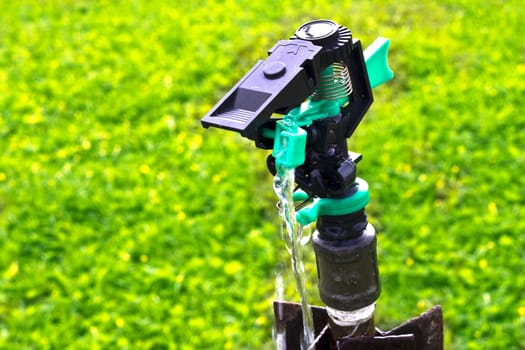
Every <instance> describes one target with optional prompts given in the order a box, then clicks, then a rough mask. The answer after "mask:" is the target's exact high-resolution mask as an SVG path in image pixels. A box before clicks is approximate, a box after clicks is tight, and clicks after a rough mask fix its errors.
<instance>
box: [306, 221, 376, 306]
mask: <svg viewBox="0 0 525 350" xmlns="http://www.w3.org/2000/svg"><path fill="white" fill-rule="evenodd" d="M335 218H336V217H333V218H331V219H332V220H331V222H332V223H333V222H336V221H337V220H336V219H335ZM346 225H347V226H348V225H350V226H353V225H352V224H348V223H347V224H346ZM343 226H344V225H343ZM321 229H324V230H327V229H328V228H327V227H326V225H325V226H321ZM325 237H326V235H323V232H322V231H319V228H318V230H317V231H316V232H315V233H314V235H313V239H312V240H313V246H314V251H315V255H316V260H317V272H318V277H319V294H320V297H321V300H322V301H323V302H324V303H325V304H326V305H327V306H329V307H331V308H333V309H337V310H342V311H353V310H357V309H361V308H363V307H365V306H368V305H371V304H373V303H374V302H375V301H376V300H377V298H378V297H379V295H380V293H381V285H380V282H379V271H378V267H377V253H376V241H377V240H376V234H375V229H374V227H373V226H372V225H371V224H367V225H366V227H365V228H364V229H363V230H362V232H361V234H360V235H359V236H357V237H355V238H351V239H345V240H331V239H326V238H325ZM328 237H331V236H328Z"/></svg>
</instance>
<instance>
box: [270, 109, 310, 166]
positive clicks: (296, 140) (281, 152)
mask: <svg viewBox="0 0 525 350" xmlns="http://www.w3.org/2000/svg"><path fill="white" fill-rule="evenodd" d="M306 135H307V134H306V131H305V130H304V129H301V128H300V127H298V126H297V125H296V124H294V123H290V122H288V121H287V120H284V119H283V120H279V121H278V122H277V125H276V128H275V139H274V143H273V153H272V154H273V156H274V157H275V162H276V163H277V164H279V165H282V166H284V167H286V168H287V169H293V168H296V167H298V166H300V165H302V164H303V163H304V159H305V153H306Z"/></svg>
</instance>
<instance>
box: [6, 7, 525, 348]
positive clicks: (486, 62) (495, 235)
mask: <svg viewBox="0 0 525 350" xmlns="http://www.w3.org/2000/svg"><path fill="white" fill-rule="evenodd" d="M524 12H525V11H524V6H523V5H522V4H521V1H518V0H509V1H495V0H488V1H474V0H460V1H440V2H434V1H421V2H414V1H408V0H403V1H341V2H331V1H324V0H323V1H319V0H318V1H288V2H281V1H258V0H250V1H244V0H239V1H228V0H226V1H217V2H214V1H178V0H175V1H156V0H152V1H138V0H136V1H132V0H122V1H113V2H110V1H80V0H79V1H73V0H70V1H67V0H63V1H58V0H56V1H36V0H35V1H14V0H13V1H11V0H3V1H1V2H0V150H1V152H2V153H1V156H0V348H1V349H249V348H253V349H258V348H272V343H271V328H272V311H271V302H272V300H273V298H274V284H275V269H276V266H279V264H282V263H280V262H281V261H283V259H286V258H287V257H286V254H287V253H286V251H285V249H284V247H283V244H282V242H281V241H280V238H279V233H278V219H277V213H276V210H275V207H274V204H275V201H276V199H275V196H274V194H273V191H272V184H271V181H272V180H271V177H270V176H269V175H268V174H267V171H266V168H265V157H266V153H265V152H264V151H261V150H258V149H255V147H253V145H252V144H251V143H249V142H247V141H246V140H243V139H241V137H240V136H239V135H235V134H233V133H229V132H225V131H220V130H204V129H202V128H201V127H200V123H199V119H200V118H201V117H202V116H203V115H204V114H205V113H206V111H207V110H209V108H211V106H212V105H213V104H214V103H215V102H216V101H217V100H218V98H220V97H221V96H222V94H224V93H225V92H226V91H227V90H228V89H229V88H230V87H231V86H232V85H233V84H234V83H235V82H236V81H237V80H238V79H239V78H240V77H241V76H242V75H243V74H244V72H246V71H247V70H248V69H249V68H250V67H251V66H252V65H253V64H254V63H255V61H256V60H257V59H260V58H264V57H265V55H266V50H267V49H269V48H270V47H272V46H273V44H274V43H275V42H276V41H277V40H279V39H283V38H287V37H288V36H289V35H290V34H292V33H293V32H294V31H295V29H296V27H298V26H299V25H300V24H302V23H303V22H305V21H307V20H310V19H315V18H330V19H333V20H335V21H337V22H339V23H340V24H343V25H345V26H348V27H349V28H350V29H351V30H352V31H353V33H354V36H355V37H357V38H360V39H361V41H362V43H363V46H365V47H366V46H368V45H369V44H370V43H371V42H372V41H373V40H374V39H375V37H377V36H380V35H381V36H386V37H389V38H390V39H391V51H390V65H391V67H392V68H393V70H394V71H395V73H396V77H395V79H394V80H393V81H392V82H390V83H388V84H387V85H385V86H381V87H379V88H377V89H376V91H375V103H374V105H373V106H372V108H371V110H370V112H369V113H368V114H367V116H366V117H365V118H364V120H363V122H362V124H361V126H360V127H359V128H358V129H357V131H356V133H355V134H354V136H353V137H352V139H351V140H350V141H349V143H350V148H351V149H352V150H354V151H357V152H361V153H363V154H364V160H363V161H362V162H361V163H360V166H359V173H360V176H362V177H364V178H365V179H367V181H368V182H369V184H370V187H371V193H372V202H371V204H370V205H369V207H368V213H369V216H370V220H371V222H372V223H373V224H374V225H375V226H376V228H377V230H378V239H379V252H378V253H379V263H380V272H381V279H382V283H383V292H382V296H381V297H380V299H379V300H378V311H377V322H378V324H379V325H380V326H381V327H382V328H383V329H387V328H389V327H391V326H393V325H396V324H398V323H400V322H402V321H404V320H406V319H408V318H410V317H412V316H414V315H416V314H418V313H420V312H422V311H424V310H426V309H427V308H429V307H430V306H432V305H434V304H441V305H442V306H443V308H444V317H445V327H446V329H445V331H446V348H447V349H523V348H525V340H524V339H525V337H524V336H525V274H524V272H523V271H524V259H525V220H524V218H523V216H524V214H525V209H524V203H525V199H524V198H525V175H524V174H523V173H524V171H525V166H524V146H525V130H524V129H525V108H524V107H523V103H524V99H525V40H524V36H523V31H524V28H525V13H524ZM306 250H307V254H306V269H307V273H308V275H309V285H308V289H309V290H310V292H311V294H312V295H313V296H312V302H314V303H319V300H318V296H316V294H315V293H316V292H315V290H316V286H315V263H314V261H313V256H312V253H311V247H307V248H306ZM292 287H293V286H291V287H289V288H288V291H287V295H289V298H290V300H297V296H296V295H295V294H294V293H293V292H292V291H290V290H291V289H293V288H292Z"/></svg>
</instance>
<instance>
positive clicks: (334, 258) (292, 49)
mask: <svg viewBox="0 0 525 350" xmlns="http://www.w3.org/2000/svg"><path fill="white" fill-rule="evenodd" d="M389 45H390V42H389V40H388V39H386V38H378V39H376V40H375V41H374V42H373V43H372V45H371V46H370V47H368V48H367V49H366V50H365V51H364V52H363V50H362V47H361V42H360V41H359V40H358V39H355V38H353V37H352V33H351V32H350V30H349V29H348V28H346V27H344V26H341V25H338V24H337V23H335V22H333V21H330V20H314V21H310V22H308V23H305V24H304V25H302V26H300V27H299V28H298V29H297V31H296V32H295V34H294V35H292V36H291V38H290V39H289V40H281V41H279V42H278V43H277V44H275V45H274V47H273V48H271V49H270V50H269V56H268V58H266V59H265V60H260V61H259V62H257V63H256V64H255V66H254V67H253V68H252V69H251V70H250V71H249V72H248V73H247V74H246V75H245V76H244V77H243V78H241V80H239V82H238V83H237V84H236V85H235V86H234V87H233V88H232V89H231V90H230V91H229V92H228V93H227V94H226V95H225V96H224V97H223V98H222V99H221V100H220V101H219V102H218V103H217V104H216V105H215V106H214V107H213V108H212V109H211V110H210V111H209V112H208V114H206V116H205V117H204V118H203V119H202V125H203V126H204V127H206V128H208V127H210V126H212V127H217V128H222V129H227V130H231V131H235V132H238V133H240V134H241V135H242V136H244V137H246V138H248V139H251V140H253V141H254V142H255V146H256V147H258V148H262V149H267V150H269V149H271V150H272V153H271V155H269V156H268V159H267V167H268V169H269V171H270V172H271V173H272V174H273V175H277V176H279V175H280V174H282V172H283V171H292V173H293V175H294V181H295V184H296V190H295V191H294V193H293V200H295V201H301V202H302V203H301V204H300V209H299V207H298V208H297V210H296V212H295V220H296V222H297V223H298V224H300V225H301V226H306V225H309V224H311V223H314V222H316V232H315V233H314V235H313V239H312V241H313V247H314V251H315V255H316V261H317V269H318V277H319V292H320V297H321V300H322V301H323V302H324V303H325V307H324V308H323V307H312V312H313V319H314V320H313V321H314V322H313V323H314V329H315V337H316V339H315V344H313V346H310V347H309V348H311V349H313V348H315V349H350V348H351V349H442V342H443V337H442V317H441V309H440V308H439V307H437V308H434V309H431V310H430V311H428V312H427V313H425V314H423V315H421V316H419V317H417V318H414V319H412V320H410V321H408V322H407V323H405V324H404V325H402V326H400V327H397V328H395V329H393V330H391V331H389V332H381V331H379V330H378V329H376V327H375V324H374V310H375V302H376V300H377V298H378V297H379V294H380V291H381V288H380V280H379V272H378V266H377V253H376V234H375V230H374V228H373V227H372V225H371V224H370V223H369V222H368V219H367V216H366V214H365V207H366V205H367V204H368V202H369V200H370V194H369V190H368V184H367V183H366V181H364V180H363V179H361V178H359V177H357V163H358V162H359V161H360V160H361V158H362V156H361V155H360V154H358V153H354V152H349V150H348V147H347V139H349V138H350V137H351V136H352V134H353V133H354V131H355V130H356V128H357V126H358V125H359V123H360V122H361V120H362V119H363V116H364V115H365V113H366V112H367V110H368V108H369V107H370V105H371V104H372V102H373V95H372V88H375V87H376V86H379V85H381V84H383V83H385V82H387V81H388V80H390V79H392V78H393V73H392V71H391V70H390V68H389V67H388V63H387V53H388V47H389ZM274 310H275V317H276V323H277V328H278V329H280V330H281V331H283V332H284V334H285V348H286V349H300V348H301V344H303V345H304V342H302V340H301V333H302V332H301V329H302V328H303V321H302V313H303V312H304V311H305V310H302V309H301V307H300V306H299V305H298V304H293V303H286V302H280V301H279V302H278V301H276V302H275V304H274ZM307 311H309V310H307Z"/></svg>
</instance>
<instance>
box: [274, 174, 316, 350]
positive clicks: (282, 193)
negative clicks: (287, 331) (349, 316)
mask: <svg viewBox="0 0 525 350" xmlns="http://www.w3.org/2000/svg"><path fill="white" fill-rule="evenodd" d="M294 185H295V171H294V169H287V168H286V167H282V166H277V174H276V175H275V177H274V183H273V187H274V191H275V193H276V194H277V196H278V197H279V215H280V217H281V236H282V238H283V240H284V241H285V243H286V248H287V249H288V252H289V253H290V255H291V263H292V269H293V273H294V279H295V284H296V289H297V292H298V293H299V297H300V303H301V309H302V314H303V325H304V328H303V339H301V350H310V349H314V348H315V332H314V323H313V317H312V310H311V309H310V306H309V304H308V298H307V295H306V284H305V273H304V265H303V245H304V244H305V243H306V242H307V241H308V239H309V233H310V232H309V230H303V227H302V226H301V225H299V224H298V223H297V221H296V220H295V206H294V201H293V198H292V194H293V189H294ZM303 234H304V236H303ZM282 283H283V279H282V276H279V275H278V276H277V284H278V285H277V288H278V289H279V288H283V287H282ZM279 284H281V286H280V287H279ZM283 337H284V335H283V334H276V340H275V342H276V346H277V349H278V350H284V349H285V342H284V339H283Z"/></svg>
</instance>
